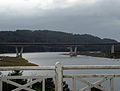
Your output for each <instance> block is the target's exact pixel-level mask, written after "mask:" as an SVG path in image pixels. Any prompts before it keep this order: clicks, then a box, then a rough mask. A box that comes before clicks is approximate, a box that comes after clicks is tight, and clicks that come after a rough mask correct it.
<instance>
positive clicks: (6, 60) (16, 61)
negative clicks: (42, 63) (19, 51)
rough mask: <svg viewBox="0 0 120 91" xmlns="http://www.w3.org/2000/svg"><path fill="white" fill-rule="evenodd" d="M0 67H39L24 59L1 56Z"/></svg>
mask: <svg viewBox="0 0 120 91" xmlns="http://www.w3.org/2000/svg"><path fill="white" fill-rule="evenodd" d="M0 66H37V65H36V64H33V63H30V62H29V61H28V60H26V59H24V58H18V57H8V56H0Z"/></svg>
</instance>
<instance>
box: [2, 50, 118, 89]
mask: <svg viewBox="0 0 120 91" xmlns="http://www.w3.org/2000/svg"><path fill="white" fill-rule="evenodd" d="M61 54H63V52H41V53H24V54H23V57H24V58H26V59H27V60H29V61H30V62H32V63H35V64H38V65H40V66H54V65H55V63H56V62H61V63H62V64H63V65H120V59H109V58H99V57H90V56H81V55H79V56H77V57H69V56H68V55H61ZM1 55H3V56H15V54H1ZM29 73H30V74H32V75H37V74H40V73H39V72H27V74H29ZM41 73H42V74H46V73H47V74H52V73H54V72H51V71H46V73H45V72H43V71H41ZM89 73H94V74H100V73H101V74H103V73H104V74H114V73H116V74H117V73H120V70H117V69H116V70H81V71H64V74H89ZM119 79H120V78H116V79H115V91H120V80H119ZM65 80H66V79H65ZM87 80H91V79H87ZM95 80H99V79H95ZM95 80H93V79H92V80H91V81H95ZM67 81H68V80H67ZM68 83H69V81H68ZM70 83H71V82H70ZM77 83H79V82H77ZM108 83H109V82H107V83H106V82H105V83H103V84H105V86H106V88H108V87H109V84H108ZM81 84H82V83H81ZM82 86H85V84H82V85H81V87H82ZM77 87H79V86H77Z"/></svg>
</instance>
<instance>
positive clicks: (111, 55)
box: [78, 52, 120, 59]
mask: <svg viewBox="0 0 120 91" xmlns="http://www.w3.org/2000/svg"><path fill="white" fill-rule="evenodd" d="M78 55H86V56H92V57H104V58H114V59H119V58H120V53H108V52H107V53H104V52H98V53H97V52H79V53H78Z"/></svg>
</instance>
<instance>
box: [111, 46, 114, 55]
mask: <svg viewBox="0 0 120 91" xmlns="http://www.w3.org/2000/svg"><path fill="white" fill-rule="evenodd" d="M111 53H115V45H112V48H111Z"/></svg>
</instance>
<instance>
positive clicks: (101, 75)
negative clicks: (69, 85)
mask: <svg viewBox="0 0 120 91" xmlns="http://www.w3.org/2000/svg"><path fill="white" fill-rule="evenodd" d="M107 76H111V77H120V74H67V75H64V76H63V77H64V78H73V77H81V78H94V77H98V78H100V77H107Z"/></svg>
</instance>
